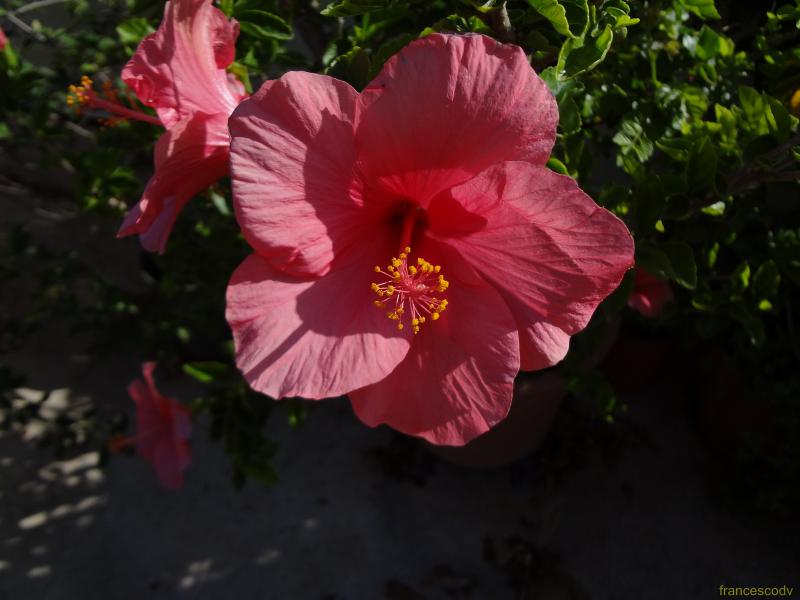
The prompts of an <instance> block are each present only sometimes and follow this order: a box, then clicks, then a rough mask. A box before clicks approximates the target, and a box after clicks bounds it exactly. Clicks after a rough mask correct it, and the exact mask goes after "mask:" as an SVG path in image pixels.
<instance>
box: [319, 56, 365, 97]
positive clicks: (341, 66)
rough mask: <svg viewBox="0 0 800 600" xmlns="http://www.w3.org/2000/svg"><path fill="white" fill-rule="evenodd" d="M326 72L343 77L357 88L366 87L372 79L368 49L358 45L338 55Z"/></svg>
mask: <svg viewBox="0 0 800 600" xmlns="http://www.w3.org/2000/svg"><path fill="white" fill-rule="evenodd" d="M325 74H326V75H330V76H331V77H336V78H337V79H342V80H344V81H346V82H347V83H349V84H350V85H352V86H353V87H354V88H356V89H357V90H361V89H364V87H365V86H366V85H367V84H368V83H369V80H370V77H369V76H370V60H369V54H367V52H366V50H364V49H362V48H359V47H358V46H356V47H355V48H353V49H352V50H350V51H349V52H346V53H345V54H342V55H341V56H337V57H336V58H335V59H333V61H332V62H331V64H330V65H329V66H328V68H327V69H325Z"/></svg>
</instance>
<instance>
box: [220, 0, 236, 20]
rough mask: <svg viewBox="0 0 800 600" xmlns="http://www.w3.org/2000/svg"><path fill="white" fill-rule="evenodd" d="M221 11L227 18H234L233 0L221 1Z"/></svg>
mask: <svg viewBox="0 0 800 600" xmlns="http://www.w3.org/2000/svg"><path fill="white" fill-rule="evenodd" d="M219 9H220V10H221V11H222V12H223V13H225V16H226V17H231V16H233V0H219Z"/></svg>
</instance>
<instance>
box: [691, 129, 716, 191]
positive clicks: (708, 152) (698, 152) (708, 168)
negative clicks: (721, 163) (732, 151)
mask: <svg viewBox="0 0 800 600" xmlns="http://www.w3.org/2000/svg"><path fill="white" fill-rule="evenodd" d="M716 176H717V149H716V148H715V147H714V144H713V143H712V142H711V140H710V139H709V138H708V136H703V137H701V138H700V139H699V140H698V141H697V142H696V143H695V145H694V146H693V147H692V150H691V152H690V153H689V161H688V162H687V163H686V182H687V185H688V186H689V189H690V190H691V191H693V192H696V191H698V190H703V189H705V188H709V187H713V184H714V180H715V178H716Z"/></svg>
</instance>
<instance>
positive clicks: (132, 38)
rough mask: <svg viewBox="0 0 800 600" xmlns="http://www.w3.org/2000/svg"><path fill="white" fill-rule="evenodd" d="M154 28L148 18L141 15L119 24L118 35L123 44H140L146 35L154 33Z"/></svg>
mask: <svg viewBox="0 0 800 600" xmlns="http://www.w3.org/2000/svg"><path fill="white" fill-rule="evenodd" d="M153 31H154V29H153V28H152V27H151V26H150V23H148V22H147V19H142V18H140V17H137V18H134V19H128V20H127V21H124V22H122V23H120V24H119V25H117V35H118V36H119V41H120V42H122V43H123V44H138V43H139V42H140V41H141V40H142V38H143V37H144V36H146V35H149V34H151V33H153Z"/></svg>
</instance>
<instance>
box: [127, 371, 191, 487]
mask: <svg viewBox="0 0 800 600" xmlns="http://www.w3.org/2000/svg"><path fill="white" fill-rule="evenodd" d="M155 368H156V363H154V362H146V363H144V364H143V365H142V374H143V375H144V381H142V380H141V379H135V380H134V381H132V382H131V383H130V385H129V386H128V393H129V394H130V396H131V398H132V399H133V401H134V402H135V403H136V430H137V431H136V436H135V437H132V438H123V439H121V440H114V441H112V449H118V448H121V447H123V446H126V445H129V444H136V450H137V452H138V453H139V455H140V456H141V457H142V458H144V459H145V460H147V461H149V462H151V463H153V468H155V470H156V474H157V475H158V479H159V481H160V482H161V485H163V486H164V487H166V488H169V489H173V490H174V489H178V488H180V487H181V486H182V485H183V471H184V470H186V468H187V467H188V466H189V462H190V459H191V450H190V448H189V443H188V440H189V437H190V435H191V432H192V420H191V417H190V416H189V411H188V410H187V409H186V408H185V407H184V406H183V405H181V403H180V402H178V401H177V400H173V399H172V398H167V397H166V396H163V395H161V392H159V391H158V389H157V388H156V384H155V381H154V380H153V370H154V369H155Z"/></svg>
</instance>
